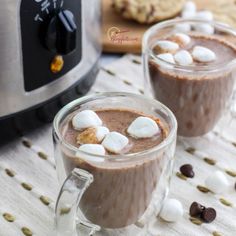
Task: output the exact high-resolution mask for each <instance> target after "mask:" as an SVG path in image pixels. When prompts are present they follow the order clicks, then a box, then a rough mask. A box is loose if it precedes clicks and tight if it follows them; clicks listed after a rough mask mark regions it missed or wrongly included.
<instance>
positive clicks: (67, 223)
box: [55, 168, 100, 236]
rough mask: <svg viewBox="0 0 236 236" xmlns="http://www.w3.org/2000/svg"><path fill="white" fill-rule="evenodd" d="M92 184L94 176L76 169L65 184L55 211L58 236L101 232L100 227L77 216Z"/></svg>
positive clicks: (77, 235)
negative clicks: (85, 194) (80, 204)
mask: <svg viewBox="0 0 236 236" xmlns="http://www.w3.org/2000/svg"><path fill="white" fill-rule="evenodd" d="M92 182H93V175H91V174H90V173H89V172H87V171H85V170H82V169H78V168H75V169H74V170H73V171H72V172H71V173H70V175H69V176H68V177H67V179H66V180H65V182H64V183H63V185H62V188H61V190H60V193H59V196H58V199H57V203H56V209H55V224H56V231H57V236H80V235H86V236H87V235H93V234H94V233H95V232H96V231H99V230H100V227H99V226H96V225H93V224H91V223H89V222H87V221H86V220H85V219H82V218H83V217H82V216H80V217H79V218H80V219H79V218H78V214H77V213H78V210H79V202H80V200H81V198H82V196H83V194H84V193H85V191H86V190H87V188H88V187H89V185H90V184H91V183H92ZM80 215H81V214H80ZM78 225H79V228H80V229H79V232H77V228H78Z"/></svg>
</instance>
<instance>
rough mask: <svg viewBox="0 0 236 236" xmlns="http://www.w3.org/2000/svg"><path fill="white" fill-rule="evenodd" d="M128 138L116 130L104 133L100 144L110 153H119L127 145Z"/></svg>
mask: <svg viewBox="0 0 236 236" xmlns="http://www.w3.org/2000/svg"><path fill="white" fill-rule="evenodd" d="M128 143H129V139H128V138H127V137H125V136H124V135H122V134H120V133H118V132H110V133H108V134H107V135H106V137H105V139H104V140H103V142H102V145H103V146H104V147H105V148H106V149H107V150H108V151H110V152H112V153H116V154H118V153H121V152H122V150H123V149H124V148H125V147H126V146H127V145H128Z"/></svg>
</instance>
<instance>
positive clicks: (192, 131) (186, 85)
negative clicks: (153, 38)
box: [148, 33, 236, 136]
mask: <svg viewBox="0 0 236 236" xmlns="http://www.w3.org/2000/svg"><path fill="white" fill-rule="evenodd" d="M181 35H182V36H183V34H181ZM185 36H187V37H188V38H187V40H185V44H180V43H179V40H178V37H177V38H176V36H175V37H173V35H169V36H168V37H167V38H165V40H168V41H171V42H175V43H178V46H179V47H178V48H177V49H176V50H175V52H171V53H170V54H168V57H167V59H166V61H167V60H168V62H171V63H172V65H171V64H170V63H168V62H167V64H169V65H165V63H164V61H163V63H162V62H160V61H157V60H156V59H155V57H156V55H157V54H156V55H154V54H155V53H156V48H155V46H154V47H153V52H154V53H153V57H150V59H149V62H148V64H149V76H150V81H151V84H152V87H153V90H154V93H155V97H156V98H157V99H158V100H159V101H160V102H162V103H164V104H165V105H167V106H168V107H169V108H170V109H171V110H172V111H173V113H174V114H175V116H176V118H177V121H178V134H179V135H183V136H199V135H203V134H205V133H207V132H208V131H210V130H211V129H212V128H213V127H214V125H215V124H216V122H217V121H218V120H219V118H220V117H221V115H222V113H223V112H224V109H225V107H226V103H227V102H228V100H229V98H230V96H231V94H232V90H233V85H234V79H235V68H234V67H232V66H231V67H230V66H227V67H226V66H225V65H227V64H229V63H230V62H231V61H232V60H234V59H235V58H236V48H235V47H234V46H233V45H232V44H230V43H228V42H227V41H226V40H224V39H222V37H218V36H214V35H207V36H206V35H203V34H201V35H199V34H196V33H195V34H194V33H192V34H189V35H184V36H183V37H182V39H184V37H185ZM185 39H186V37H185ZM188 39H189V40H188ZM187 41H188V42H187ZM183 50H184V53H183ZM180 51H181V53H180V54H178V52H180ZM172 55H173V58H172ZM157 57H158V55H157ZM161 57H163V56H160V57H159V58H161ZM165 58H166V54H165V55H164V60H165Z"/></svg>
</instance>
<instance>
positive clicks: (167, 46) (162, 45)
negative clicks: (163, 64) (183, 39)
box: [154, 40, 179, 54]
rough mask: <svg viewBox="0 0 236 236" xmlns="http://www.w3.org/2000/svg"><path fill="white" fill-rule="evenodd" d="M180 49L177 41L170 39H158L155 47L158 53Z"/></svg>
mask: <svg viewBox="0 0 236 236" xmlns="http://www.w3.org/2000/svg"><path fill="white" fill-rule="evenodd" d="M178 49H179V45H178V44H177V43H175V42H171V41H168V40H160V41H157V43H156V45H155V47H154V52H155V53H157V54H160V53H168V52H169V53H174V52H176V51H177V50H178Z"/></svg>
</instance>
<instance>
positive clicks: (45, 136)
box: [0, 55, 236, 236]
mask: <svg viewBox="0 0 236 236" xmlns="http://www.w3.org/2000/svg"><path fill="white" fill-rule="evenodd" d="M143 84H144V83H143V74H142V66H141V58H140V57H139V56H134V55H125V56H124V57H123V58H121V59H119V60H117V61H115V62H113V63H111V64H109V65H108V66H105V67H102V68H101V70H100V73H99V76H98V79H97V81H96V83H95V85H94V86H93V88H92V89H91V91H90V93H96V92H103V91H127V92H132V93H138V94H143V92H144V91H143ZM225 122H227V128H226V129H225V130H224V131H225V132H224V133H223V134H222V133H221V132H220V130H222V129H221V127H220V126H218V127H217V128H216V129H215V130H214V131H213V132H211V133H209V134H208V135H206V136H204V137H201V138H196V139H181V140H180V139H179V140H178V145H177V151H176V155H175V157H176V163H175V170H174V174H173V178H172V184H171V191H170V196H171V197H174V198H177V199H178V200H180V201H181V202H182V204H183V206H184V217H183V218H182V219H181V220H180V221H179V222H177V223H165V222H163V221H162V220H159V219H158V218H157V219H156V220H155V222H152V227H153V229H154V230H155V232H156V233H155V235H154V236H176V235H178V236H205V235H206V236H207V235H214V236H220V235H221V236H235V235H236V224H235V222H236V191H235V190H234V187H233V186H234V183H235V181H236V161H235V157H236V143H235V141H236V139H235V134H236V122H235V121H234V120H233V121H232V122H230V125H229V123H228V119H227V117H225V119H224V120H222V122H221V125H222V124H223V125H224V123H225ZM184 163H191V164H192V165H193V166H194V170H195V174H196V176H195V177H194V179H192V180H189V179H187V180H186V179H185V178H182V176H180V175H179V174H178V169H179V167H180V166H181V165H182V164H184ZM215 170H221V171H223V172H225V174H226V175H227V178H228V179H229V181H230V183H231V191H230V192H228V193H224V194H222V195H215V194H212V193H211V192H209V191H208V190H207V189H206V188H204V187H205V186H204V180H205V178H206V177H207V176H208V175H209V174H210V173H211V172H212V171H215ZM0 188H1V191H0V202H1V204H0V236H21V235H23V236H24V235H26V236H30V235H37V236H53V235H54V231H53V230H54V222H53V215H54V207H55V201H56V197H57V194H58V191H59V186H58V182H57V178H56V171H55V163H54V158H53V144H52V138H51V126H50V125H47V126H45V127H42V128H40V129H38V130H35V131H34V132H32V133H31V134H29V135H27V136H26V137H23V138H22V139H18V140H16V141H14V142H12V143H9V144H8V145H6V146H4V147H2V148H1V149H0ZM195 200H196V201H198V202H200V203H202V204H203V205H207V206H212V207H214V208H215V209H216V210H217V218H216V220H215V221H214V222H213V223H211V224H200V223H199V222H198V221H197V220H195V219H192V218H190V217H189V214H188V209H189V205H190V204H191V202H192V201H195ZM117 217H119V216H117ZM132 236H134V235H132Z"/></svg>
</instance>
